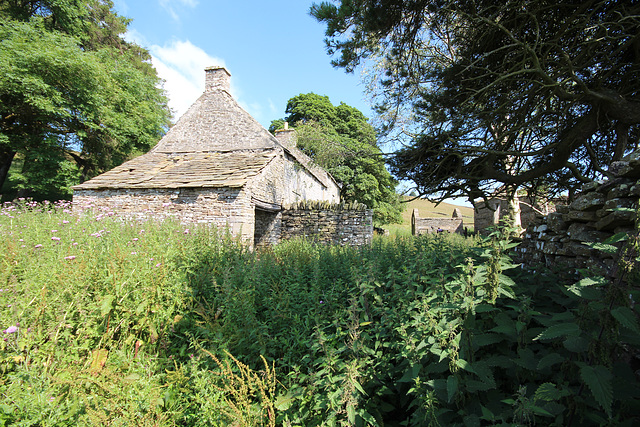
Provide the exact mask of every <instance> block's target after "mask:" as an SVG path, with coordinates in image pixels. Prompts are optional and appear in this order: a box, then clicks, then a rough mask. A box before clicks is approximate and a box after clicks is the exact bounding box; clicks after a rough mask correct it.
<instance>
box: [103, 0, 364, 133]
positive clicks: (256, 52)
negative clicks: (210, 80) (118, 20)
mask: <svg viewBox="0 0 640 427" xmlns="http://www.w3.org/2000/svg"><path fill="white" fill-rule="evenodd" d="M311 4H312V1H305V0H302V1H296V0H289V1H284V0H275V1H271V0H269V1H265V0H262V1H254V0H248V1H247V0H242V1H223V0H209V1H207V0H146V1H142V0H114V9H115V10H116V12H117V13H118V14H119V15H122V16H125V17H127V18H130V19H132V22H131V24H130V25H129V32H128V34H127V38H128V39H129V40H133V41H135V42H136V43H138V44H139V45H141V46H143V47H145V48H147V49H148V50H149V51H150V53H151V55H152V56H153V64H154V66H155V67H156V69H157V71H158V74H159V75H160V77H162V78H163V79H164V80H165V81H166V82H165V86H164V87H165V90H166V91H167V93H168V95H169V98H170V104H169V105H170V107H171V108H172V109H173V110H174V111H175V116H176V117H175V118H177V117H179V116H180V115H181V114H182V113H184V111H185V110H186V109H187V108H188V107H189V106H190V105H191V103H192V102H193V101H195V100H196V98H197V97H198V96H200V94H201V93H202V92H203V90H204V68H205V67H207V66H211V65H223V66H225V67H226V68H227V69H228V70H229V72H230V73H231V85H232V87H231V90H232V92H233V96H234V97H235V99H236V100H237V101H238V102H239V104H240V105H241V106H242V107H243V108H244V109H245V110H247V111H248V112H249V113H250V114H251V115H252V116H253V117H254V118H255V119H256V120H258V121H259V122H260V123H261V124H262V125H263V126H264V127H268V126H269V124H270V123H271V120H274V119H277V118H281V117H283V116H284V115H285V114H284V109H285V107H286V103H287V100H289V98H291V97H293V96H295V95H298V94H300V93H308V92H314V93H317V94H320V95H327V96H329V98H330V99H331V101H332V102H333V103H334V104H338V103H340V102H345V103H347V104H349V105H351V106H353V107H356V108H358V109H359V110H361V111H362V112H363V113H364V114H365V115H366V116H368V117H371V115H372V113H371V109H370V107H369V102H368V100H367V97H366V96H365V95H364V89H365V87H364V85H363V84H362V83H361V76H360V75H358V74H346V73H345V72H344V71H343V70H342V69H337V68H334V67H332V66H331V63H330V62H331V57H329V55H327V53H326V50H325V44H324V31H325V28H324V25H323V24H321V23H319V22H317V21H316V20H315V19H314V18H313V17H311V16H310V15H309V8H310V6H311Z"/></svg>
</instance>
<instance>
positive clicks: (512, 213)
mask: <svg viewBox="0 0 640 427" xmlns="http://www.w3.org/2000/svg"><path fill="white" fill-rule="evenodd" d="M521 213H522V210H521V209H520V198H519V197H518V193H517V192H515V193H514V194H513V196H511V197H510V198H509V227H511V228H513V229H515V232H516V233H517V234H520V233H522V217H521Z"/></svg>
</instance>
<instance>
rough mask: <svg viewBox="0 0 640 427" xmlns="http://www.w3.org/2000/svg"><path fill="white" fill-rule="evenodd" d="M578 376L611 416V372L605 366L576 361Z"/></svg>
mask: <svg viewBox="0 0 640 427" xmlns="http://www.w3.org/2000/svg"><path fill="white" fill-rule="evenodd" d="M578 365H579V366H580V377H581V378H582V380H583V381H584V382H585V384H586V385H587V386H588V387H589V390H591V393H593V397H594V398H595V399H596V401H597V402H598V404H599V405H600V406H601V407H602V408H603V409H604V410H605V412H606V413H607V415H608V416H611V405H612V403H613V385H612V384H611V378H612V375H611V372H610V371H609V369H607V368H606V367H605V366H602V365H597V366H589V365H587V364H586V363H578Z"/></svg>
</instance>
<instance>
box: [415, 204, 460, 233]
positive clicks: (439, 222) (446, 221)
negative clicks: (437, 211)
mask: <svg viewBox="0 0 640 427" xmlns="http://www.w3.org/2000/svg"><path fill="white" fill-rule="evenodd" d="M459 212H460V210H459V209H456V210H454V212H453V217H452V218H421V217H420V213H419V212H418V209H414V210H413V213H412V214H411V234H413V235H414V236H417V235H420V234H427V233H436V232H438V231H448V232H450V233H458V234H463V233H464V225H463V224H462V214H460V213H459Z"/></svg>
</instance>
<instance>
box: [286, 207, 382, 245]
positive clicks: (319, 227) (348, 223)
mask: <svg viewBox="0 0 640 427" xmlns="http://www.w3.org/2000/svg"><path fill="white" fill-rule="evenodd" d="M296 237H307V238H311V239H313V240H315V241H318V242H322V243H332V244H337V245H353V246H358V245H366V244H369V243H371V239H372V237H373V211H372V210H371V209H366V208H364V207H362V206H359V207H357V208H355V207H354V206H344V205H328V204H313V203H312V204H307V205H306V206H305V205H304V204H299V205H294V206H291V207H290V208H289V209H285V210H283V211H282V214H281V236H280V238H281V240H286V239H292V238H296Z"/></svg>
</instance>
